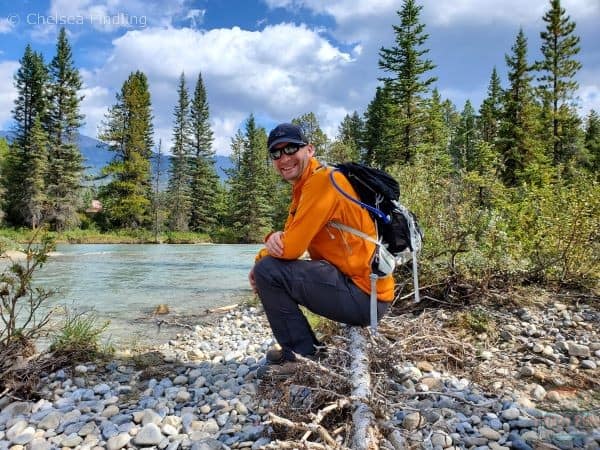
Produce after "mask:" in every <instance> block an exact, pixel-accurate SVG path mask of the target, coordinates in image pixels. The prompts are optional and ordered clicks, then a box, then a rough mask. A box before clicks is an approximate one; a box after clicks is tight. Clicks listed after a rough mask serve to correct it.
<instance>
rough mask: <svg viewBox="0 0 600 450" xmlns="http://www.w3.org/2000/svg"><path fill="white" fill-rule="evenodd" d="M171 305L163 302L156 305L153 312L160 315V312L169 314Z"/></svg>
mask: <svg viewBox="0 0 600 450" xmlns="http://www.w3.org/2000/svg"><path fill="white" fill-rule="evenodd" d="M169 312H170V311H169V305H165V304H164V303H161V304H159V305H156V306H155V307H154V310H153V311H152V314H154V315H155V316H156V315H159V314H169Z"/></svg>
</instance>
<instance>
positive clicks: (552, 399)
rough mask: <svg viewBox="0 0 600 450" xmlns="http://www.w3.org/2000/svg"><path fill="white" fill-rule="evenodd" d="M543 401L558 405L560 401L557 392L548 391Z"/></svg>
mask: <svg viewBox="0 0 600 450" xmlns="http://www.w3.org/2000/svg"><path fill="white" fill-rule="evenodd" d="M545 399H546V400H548V401H549V402H554V403H559V402H560V401H561V395H560V393H559V392H558V391H550V392H548V393H547V394H546V397H545Z"/></svg>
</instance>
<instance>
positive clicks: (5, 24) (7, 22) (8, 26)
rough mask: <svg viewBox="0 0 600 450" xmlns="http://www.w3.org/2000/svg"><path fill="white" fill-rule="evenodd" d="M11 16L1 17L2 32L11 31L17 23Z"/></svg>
mask: <svg viewBox="0 0 600 450" xmlns="http://www.w3.org/2000/svg"><path fill="white" fill-rule="evenodd" d="M11 17H13V16H11ZM11 17H0V34H6V33H10V32H11V31H12V30H13V28H14V26H15V25H14V23H13V21H12V20H11Z"/></svg>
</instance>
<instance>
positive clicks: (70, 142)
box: [46, 28, 83, 230]
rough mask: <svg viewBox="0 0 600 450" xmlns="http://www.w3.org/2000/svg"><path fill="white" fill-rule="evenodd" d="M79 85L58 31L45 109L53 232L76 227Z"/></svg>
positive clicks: (68, 48) (65, 42) (63, 34)
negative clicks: (47, 103)
mask: <svg viewBox="0 0 600 450" xmlns="http://www.w3.org/2000/svg"><path fill="white" fill-rule="evenodd" d="M81 86H82V82H81V77H80V75H79V71H78V70H77V69H76V68H75V66H74V63H73V55H72V52H71V46H70V45H69V42H68V39H67V33H66V31H65V29H64V28H61V30H60V33H59V35H58V41H57V44H56V55H55V56H54V58H53V59H52V62H51V63H50V85H49V87H50V88H49V108H48V116H47V125H46V128H47V130H48V139H49V143H50V152H49V155H48V161H49V165H48V172H47V179H46V189H47V191H48V200H49V211H48V220H49V222H50V223H51V224H52V226H53V227H54V228H55V229H56V230H63V229H65V228H70V227H73V226H76V225H78V224H79V218H78V215H77V207H78V204H79V194H80V191H81V181H82V176H83V157H82V155H81V152H80V150H79V147H78V144H77V134H78V130H79V128H80V127H81V125H82V121H83V115H82V114H80V112H79V104H80V102H81V100H82V99H83V97H82V96H80V95H79V91H80V90H81Z"/></svg>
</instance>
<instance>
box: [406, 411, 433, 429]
mask: <svg viewBox="0 0 600 450" xmlns="http://www.w3.org/2000/svg"><path fill="white" fill-rule="evenodd" d="M426 422H427V421H426V420H425V417H423V415H421V413H420V412H413V413H409V414H407V415H406V416H404V420H402V427H403V428H404V429H405V430H416V429H418V428H421V427H422V426H424V425H425V423H426Z"/></svg>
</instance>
